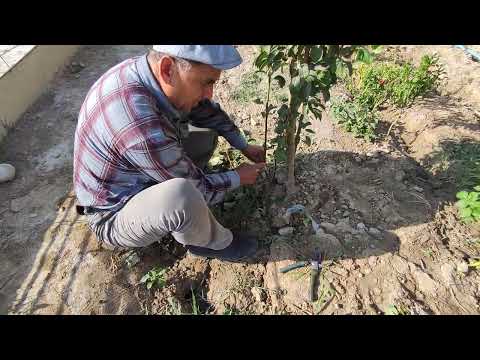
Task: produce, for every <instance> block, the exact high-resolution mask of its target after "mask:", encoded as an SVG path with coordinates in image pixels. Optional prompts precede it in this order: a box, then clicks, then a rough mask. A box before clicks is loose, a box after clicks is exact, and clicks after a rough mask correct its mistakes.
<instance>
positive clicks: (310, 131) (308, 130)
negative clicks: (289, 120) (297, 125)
mask: <svg viewBox="0 0 480 360" xmlns="http://www.w3.org/2000/svg"><path fill="white" fill-rule="evenodd" d="M305 131H306V132H308V133H310V134H315V131H313V130H312V129H305Z"/></svg>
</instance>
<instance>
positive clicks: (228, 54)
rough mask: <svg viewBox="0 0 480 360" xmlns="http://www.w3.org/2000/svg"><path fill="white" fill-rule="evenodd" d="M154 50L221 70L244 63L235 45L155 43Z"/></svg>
mask: <svg viewBox="0 0 480 360" xmlns="http://www.w3.org/2000/svg"><path fill="white" fill-rule="evenodd" d="M153 50H155V51H158V52H162V53H165V54H168V55H171V56H174V57H179V58H182V59H186V60H193V61H197V62H199V63H202V64H207V65H211V66H212V67H214V68H216V69H219V70H228V69H232V68H234V67H236V66H238V65H240V64H241V63H242V57H241V56H240V54H239V52H238V51H237V49H235V47H234V46H233V45H153Z"/></svg>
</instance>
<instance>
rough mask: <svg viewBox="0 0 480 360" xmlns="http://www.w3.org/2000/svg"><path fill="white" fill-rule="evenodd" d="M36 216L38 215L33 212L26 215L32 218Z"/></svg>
mask: <svg viewBox="0 0 480 360" xmlns="http://www.w3.org/2000/svg"><path fill="white" fill-rule="evenodd" d="M37 216H38V214H35V213H33V214H30V215H28V217H30V218H32V219H33V218H35V217H37Z"/></svg>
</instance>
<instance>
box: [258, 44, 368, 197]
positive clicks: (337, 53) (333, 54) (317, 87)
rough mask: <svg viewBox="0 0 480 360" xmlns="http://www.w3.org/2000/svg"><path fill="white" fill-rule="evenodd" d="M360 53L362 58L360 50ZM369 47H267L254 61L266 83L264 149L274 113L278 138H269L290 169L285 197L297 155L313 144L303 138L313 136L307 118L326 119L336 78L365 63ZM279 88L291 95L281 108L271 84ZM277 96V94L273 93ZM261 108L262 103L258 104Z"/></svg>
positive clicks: (292, 183) (292, 185) (290, 188)
mask: <svg viewBox="0 0 480 360" xmlns="http://www.w3.org/2000/svg"><path fill="white" fill-rule="evenodd" d="M359 50H361V54H362V55H359V53H358V51H359ZM369 54H370V50H369V49H368V48H367V47H362V46H357V45H269V46H268V47H267V46H264V47H261V48H260V53H259V54H258V56H257V57H256V59H255V62H254V63H255V67H256V68H257V69H258V72H259V73H263V74H264V75H265V76H266V78H267V84H268V85H267V94H266V100H265V104H264V105H265V111H264V112H263V115H264V119H265V121H264V124H265V131H264V147H265V151H266V150H267V143H268V139H267V134H268V115H269V114H270V113H271V112H273V111H274V110H275V112H276V115H277V121H276V126H275V133H276V136H275V137H274V138H273V139H271V141H270V144H271V147H273V148H274V152H273V156H274V160H275V164H276V163H277V162H280V163H286V165H287V192H288V193H289V194H292V193H293V192H294V191H295V154H296V151H297V147H298V144H299V143H300V141H301V140H303V141H304V142H305V143H306V144H307V146H310V145H311V143H312V140H311V138H310V137H309V136H308V135H307V136H304V137H303V139H302V136H301V135H302V133H304V131H303V130H305V132H310V133H313V132H314V131H313V130H312V129H310V128H309V126H310V125H311V122H310V121H309V119H312V120H313V119H318V120H320V119H321V117H322V112H323V110H324V109H325V106H324V103H325V102H326V101H328V99H329V98H330V88H331V87H332V86H333V85H334V84H335V83H336V82H337V78H345V77H346V76H348V75H350V74H351V72H352V61H353V59H352V56H357V57H358V56H360V57H361V58H365V56H366V55H369ZM273 80H275V81H276V82H277V83H278V88H279V89H282V88H284V87H285V86H288V96H285V97H284V98H283V101H282V102H283V103H282V104H281V105H280V106H278V107H277V106H275V105H272V104H271V103H270V92H271V90H272V81H273ZM274 91H275V92H277V90H276V89H274ZM260 103H261V101H260Z"/></svg>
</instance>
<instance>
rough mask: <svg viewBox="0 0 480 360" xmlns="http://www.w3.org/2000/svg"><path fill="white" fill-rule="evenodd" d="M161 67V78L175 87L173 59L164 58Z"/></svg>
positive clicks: (159, 65)
mask: <svg viewBox="0 0 480 360" xmlns="http://www.w3.org/2000/svg"><path fill="white" fill-rule="evenodd" d="M158 67H159V73H160V76H161V77H162V80H163V81H164V82H165V83H167V84H168V85H170V86H173V83H174V80H173V77H174V71H175V69H174V67H175V65H174V63H173V59H172V58H171V57H168V56H164V57H163V58H162V59H161V60H160V63H159V64H158Z"/></svg>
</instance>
